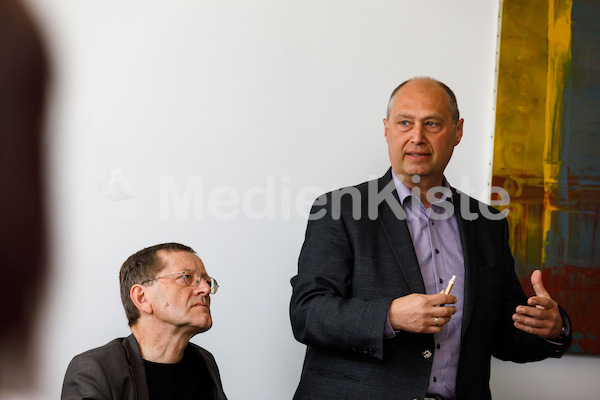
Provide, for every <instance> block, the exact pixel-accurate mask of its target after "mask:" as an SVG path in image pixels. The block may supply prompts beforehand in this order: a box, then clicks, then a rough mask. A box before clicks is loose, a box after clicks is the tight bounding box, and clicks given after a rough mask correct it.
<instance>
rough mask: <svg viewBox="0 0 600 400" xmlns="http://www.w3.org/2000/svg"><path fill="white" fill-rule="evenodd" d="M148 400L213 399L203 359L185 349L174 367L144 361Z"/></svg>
mask: <svg viewBox="0 0 600 400" xmlns="http://www.w3.org/2000/svg"><path fill="white" fill-rule="evenodd" d="M144 366H145V368H146V378H147V380H148V392H149V394H150V400H199V399H215V398H216V393H215V390H216V389H215V384H214V382H213V380H212V378H211V377H210V374H209V372H208V368H207V367H206V363H205V362H204V359H202V357H201V356H200V355H199V354H198V353H197V352H196V351H195V350H194V349H193V348H191V346H188V347H187V348H186V349H185V352H184V354H183V358H182V360H181V361H180V362H178V363H176V364H159V363H155V362H151V361H146V360H144Z"/></svg>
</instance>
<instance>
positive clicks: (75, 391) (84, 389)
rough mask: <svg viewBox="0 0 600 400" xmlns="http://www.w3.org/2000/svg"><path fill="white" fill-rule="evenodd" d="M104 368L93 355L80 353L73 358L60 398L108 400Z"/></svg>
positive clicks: (62, 399) (65, 399) (108, 390)
mask: <svg viewBox="0 0 600 400" xmlns="http://www.w3.org/2000/svg"><path fill="white" fill-rule="evenodd" d="M110 392H111V391H110V388H109V383H108V379H107V377H106V374H105V371H104V368H103V367H102V365H101V364H100V363H99V362H98V360H96V359H95V358H94V357H90V356H88V355H86V354H80V355H78V356H76V357H75V358H73V360H72V361H71V363H70V364H69V367H68V368H67V372H66V374H65V380H64V382H63V387H62V394H61V396H60V398H61V400H82V399H86V400H104V399H106V400H110V399H111V397H110Z"/></svg>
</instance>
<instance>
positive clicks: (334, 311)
mask: <svg viewBox="0 0 600 400" xmlns="http://www.w3.org/2000/svg"><path fill="white" fill-rule="evenodd" d="M330 200H331V198H330V194H328V195H323V196H321V197H319V198H318V199H317V200H316V201H315V204H314V205H313V207H312V209H311V214H310V217H309V223H308V227H307V230H306V237H305V241H304V244H303V246H302V250H301V252H300V257H299V260H298V274H297V275H296V276H295V277H293V278H292V280H291V283H292V287H293V293H292V299H291V303H290V318H291V322H292V330H293V332H294V336H295V338H296V339H297V340H298V341H300V342H302V343H304V344H307V345H310V346H315V347H326V348H328V349H338V350H343V351H352V352H355V353H360V354H366V355H372V356H374V357H377V358H379V359H382V358H383V342H384V329H385V323H386V321H387V314H388V310H389V306H390V303H391V301H392V300H393V298H392V297H377V296H373V297H368V298H367V297H358V296H356V295H355V294H354V293H353V283H354V282H355V281H356V280H363V282H362V284H365V285H366V284H368V282H367V280H368V279H369V277H368V276H360V275H357V274H356V268H355V264H356V263H358V262H368V261H366V260H358V259H356V258H355V254H354V251H353V243H352V240H351V237H350V236H351V235H350V234H349V232H348V226H347V224H346V222H347V221H346V219H345V218H344V216H345V215H344V210H342V211H341V213H338V215H337V216H339V218H336V216H335V215H332V207H331V201H330ZM346 217H347V215H346ZM353 229H356V227H354V228H353ZM365 237H366V235H365ZM361 270H364V269H363V268H361Z"/></svg>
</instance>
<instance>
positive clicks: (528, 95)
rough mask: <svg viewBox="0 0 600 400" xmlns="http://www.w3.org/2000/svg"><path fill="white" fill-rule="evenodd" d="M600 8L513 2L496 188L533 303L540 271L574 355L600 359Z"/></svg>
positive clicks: (588, 1)
mask: <svg viewBox="0 0 600 400" xmlns="http://www.w3.org/2000/svg"><path fill="white" fill-rule="evenodd" d="M599 20H600V2H599V1H597V0H530V1H522V0H504V1H503V4H502V14H501V24H500V25H501V29H500V40H499V60H498V82H497V102H496V127H495V136H494V162H493V172H492V175H493V176H492V185H494V186H500V187H503V188H504V189H506V190H507V191H508V193H509V194H510V196H511V201H510V205H509V206H508V209H509V211H510V213H509V215H508V221H509V226H510V245H511V248H512V250H513V254H514V257H515V263H516V268H517V272H518V274H519V278H520V280H521V283H522V284H523V287H524V288H526V292H527V291H529V292H528V294H529V295H531V294H533V289H532V288H531V284H530V281H529V276H530V275H531V272H532V271H533V270H534V269H538V268H540V269H541V270H542V273H543V280H544V283H545V286H546V289H547V290H548V291H549V292H550V294H551V296H552V297H553V298H554V299H555V300H557V301H558V303H559V304H560V305H561V306H562V307H563V308H564V309H565V310H567V312H568V314H569V316H570V318H571V323H572V330H573V347H572V348H571V351H574V352H581V353H594V354H598V353H600V317H599V316H600V220H599V214H600V161H599V160H600V24H598V21H599Z"/></svg>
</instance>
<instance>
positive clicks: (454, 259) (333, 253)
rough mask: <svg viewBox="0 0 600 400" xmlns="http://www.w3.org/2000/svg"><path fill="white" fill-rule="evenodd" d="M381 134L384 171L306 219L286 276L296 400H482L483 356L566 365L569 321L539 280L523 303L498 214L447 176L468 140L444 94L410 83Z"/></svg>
mask: <svg viewBox="0 0 600 400" xmlns="http://www.w3.org/2000/svg"><path fill="white" fill-rule="evenodd" d="M383 123H384V128H385V138H386V141H387V143H388V150H389V156H390V162H391V169H390V170H388V172H387V173H386V174H385V175H384V176H383V177H382V178H380V179H378V180H374V181H370V182H366V183H363V184H361V185H358V186H354V187H348V188H343V189H340V190H337V191H333V192H330V193H327V194H325V195H323V196H321V197H319V198H318V199H317V200H316V201H315V204H314V205H313V208H312V210H311V215H310V217H309V223H308V228H307V231H306V238H305V241H304V245H303V247H302V250H301V253H300V258H299V262H298V275H296V276H295V277H294V278H292V286H293V294H292V299H291V305H290V315H291V322H292V329H293V331H294V335H295V337H296V339H297V340H298V341H300V342H302V343H305V344H306V345H307V351H306V358H305V361H304V367H303V370H302V376H301V380H300V384H299V386H298V389H297V391H296V395H295V398H296V399H310V400H316V399H345V400H350V399H378V400H385V399H424V398H433V399H490V398H491V393H490V388H489V378H490V357H491V356H492V355H493V356H494V357H497V358H499V359H502V360H512V361H516V362H527V361H535V360H541V359H544V358H547V357H560V356H562V354H563V353H564V352H565V351H566V350H567V349H568V347H569V345H570V340H571V336H570V326H569V322H568V317H567V316H566V313H564V311H562V310H561V309H559V307H558V305H557V303H556V302H555V301H554V300H552V298H551V297H550V295H549V294H548V292H547V291H546V290H545V289H544V285H543V283H542V280H541V273H540V271H535V272H534V273H533V274H532V276H531V282H532V284H533V287H534V289H535V292H536V295H535V296H534V297H531V298H530V299H527V298H526V296H525V294H524V293H523V290H522V288H521V286H520V284H519V281H518V279H517V277H516V274H515V271H514V261H513V258H512V255H511V253H510V249H509V246H508V225H507V222H506V219H505V218H504V216H503V215H502V214H500V213H498V211H496V210H494V209H492V208H491V207H488V206H486V205H484V204H482V203H479V202H477V201H476V200H475V199H472V198H469V197H468V196H466V195H464V194H463V193H460V192H457V191H456V190H455V189H453V188H452V187H451V186H450V185H449V183H448V182H447V181H446V179H445V178H444V169H445V168H446V165H447V164H448V162H449V161H450V158H451V156H452V152H453V150H454V147H455V146H456V145H458V144H459V143H460V140H461V138H462V135H463V123H464V121H463V120H462V119H459V112H458V106H457V102H456V97H455V96H454V93H453V92H452V90H450V88H448V87H447V86H446V85H444V84H443V83H441V82H439V81H436V80H434V79H430V78H415V79H411V80H409V81H406V82H404V83H402V84H401V85H400V86H398V87H397V88H396V89H395V90H394V91H393V92H392V95H391V97H390V101H389V104H388V113H387V117H386V118H385V119H384V120H383ZM452 276H455V277H456V278H455V283H454V286H453V289H452V294H446V293H444V291H445V289H446V288H447V285H448V283H449V280H450V279H451V277H452Z"/></svg>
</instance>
